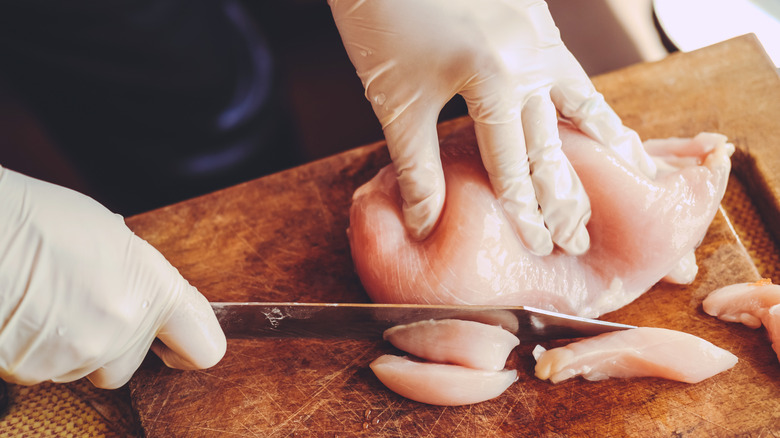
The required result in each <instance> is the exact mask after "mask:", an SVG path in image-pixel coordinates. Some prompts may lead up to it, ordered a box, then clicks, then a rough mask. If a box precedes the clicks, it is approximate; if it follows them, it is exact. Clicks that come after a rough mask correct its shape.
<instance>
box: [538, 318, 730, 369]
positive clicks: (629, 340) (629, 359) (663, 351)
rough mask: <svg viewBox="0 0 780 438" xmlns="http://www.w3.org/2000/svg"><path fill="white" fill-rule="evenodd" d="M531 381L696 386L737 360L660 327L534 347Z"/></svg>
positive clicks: (700, 340)
mask: <svg viewBox="0 0 780 438" xmlns="http://www.w3.org/2000/svg"><path fill="white" fill-rule="evenodd" d="M534 357H535V358H536V369H535V371H536V377H538V378H540V379H542V380H546V379H550V381H551V382H553V383H558V382H560V381H563V380H566V379H569V378H571V377H574V376H578V375H581V376H582V377H584V378H586V379H588V380H602V379H606V378H609V377H663V378H665V379H671V380H678V381H680V382H687V383H697V382H700V381H702V380H704V379H706V378H708V377H712V376H714V375H715V374H718V373H720V372H722V371H725V370H727V369H729V368H731V367H733V366H734V365H735V364H736V363H737V357H736V356H734V355H733V354H731V353H729V352H728V351H726V350H723V349H722V348H719V347H716V346H714V345H712V344H711V343H709V342H707V341H705V340H704V339H701V338H697V337H696V336H693V335H689V334H687V333H683V332H678V331H674V330H667V329H661V328H651V327H640V328H636V329H631V330H624V331H619V332H611V333H605V334H603V335H599V336H596V337H594V338H589V339H585V340H583V341H579V342H574V343H572V344H569V345H567V346H565V347H560V348H555V349H552V350H548V351H545V350H544V348H542V347H541V346H537V347H536V349H534Z"/></svg>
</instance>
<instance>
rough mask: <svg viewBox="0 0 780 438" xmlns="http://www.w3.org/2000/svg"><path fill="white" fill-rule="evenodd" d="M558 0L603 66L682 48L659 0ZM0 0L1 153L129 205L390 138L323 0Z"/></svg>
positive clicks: (452, 111) (570, 34)
mask: <svg viewBox="0 0 780 438" xmlns="http://www.w3.org/2000/svg"><path fill="white" fill-rule="evenodd" d="M20 3H21V4H20ZM114 3H117V4H114ZM548 4H549V7H550V10H551V12H552V15H553V17H554V18H555V20H556V23H557V25H558V27H559V28H560V30H561V35H562V38H563V40H564V42H565V43H566V44H567V46H568V47H569V49H570V50H571V51H572V52H573V53H574V55H575V56H576V57H577V58H578V59H579V61H580V63H581V64H582V65H583V67H584V68H585V70H586V71H587V72H588V74H590V75H598V74H600V73H604V72H607V71H611V70H615V69H618V68H621V67H624V66H627V65H631V64H634V63H638V62H645V61H654V60H658V59H661V58H663V57H664V56H666V55H667V54H668V53H669V51H670V50H674V46H673V45H672V44H671V43H668V42H666V43H665V42H664V38H663V35H662V33H660V32H659V31H658V27H657V23H656V21H655V19H654V14H653V5H652V0H578V1H576V2H574V1H567V0H549V1H548ZM0 8H2V9H0V164H2V165H3V166H4V167H7V168H10V169H13V170H17V171H19V172H22V173H26V174H28V175H31V176H34V177H37V178H40V179H44V180H46V181H50V182H54V183H57V184H61V185H65V186H67V187H71V188H74V189H76V190H79V191H81V192H83V193H86V194H88V195H90V196H92V197H94V198H96V199H98V200H99V201H100V202H102V203H104V204H105V205H107V206H108V207H109V208H111V209H112V210H114V211H116V212H118V213H120V214H123V215H132V214H136V213H139V212H143V211H146V210H150V209H153V208H157V207H160V206H163V205H167V204H170V203H173V202H177V201H180V200H183V199H187V198H190V197H193V196H197V195H200V194H203V193H207V192H210V191H213V190H217V189H220V188H223V187H227V186H230V185H233V184H236V183H240V182H242V181H247V180H250V179H254V178H257V177H260V176H263V175H265V174H269V173H273V172H278V171H280V170H283V169H286V168H289V167H292V166H296V165H299V164H302V163H306V162H310V161H312V160H316V159H319V158H322V157H326V156H329V155H332V154H336V153H338V152H341V151H344V150H347V149H350V148H354V147H357V146H361V145H364V144H367V143H371V142H374V141H377V140H381V139H382V132H381V129H380V126H379V123H378V122H377V120H376V119H375V117H374V115H373V112H372V110H371V106H370V104H369V103H368V101H367V100H366V99H365V97H364V96H363V88H362V85H361V83H360V81H359V79H358V78H357V75H356V74H355V71H354V68H353V67H352V65H351V64H350V61H349V59H348V58H347V55H346V52H345V51H344V48H343V46H342V43H341V40H340V37H339V34H338V32H337V30H336V27H335V25H334V23H333V19H332V16H331V13H330V9H329V7H328V5H327V2H325V1H324V0H308V1H307V0H265V1H260V0H255V1H245V2H240V1H237V0H230V1H225V2H217V1H213V0H207V1H198V0H192V1H190V2H177V1H169V0H156V1H153V2H145V1H135V2H125V1H118V2H97V1H74V2H65V3H64V4H63V5H57V4H52V3H50V2H45V1H38V0H30V1H26V2H11V1H5V0H0ZM216 17H218V18H216ZM252 78H254V80H253V79H252ZM464 114H466V109H465V106H464V104H463V102H462V101H461V100H460V99H459V98H456V99H453V101H452V102H451V103H450V104H448V105H447V107H445V109H444V111H442V114H441V119H442V120H446V119H451V118H454V117H457V116H460V115H464Z"/></svg>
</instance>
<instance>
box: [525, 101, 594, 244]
mask: <svg viewBox="0 0 780 438" xmlns="http://www.w3.org/2000/svg"><path fill="white" fill-rule="evenodd" d="M522 119H523V129H524V131H525V139H526V142H527V147H528V161H529V164H530V169H531V180H532V181H533V186H534V189H535V192H536V199H537V200H538V202H539V206H540V208H541V211H542V215H543V216H544V222H545V224H546V225H547V229H548V230H549V231H550V234H551V235H552V240H553V242H554V243H556V244H557V245H558V246H560V247H561V248H562V249H563V250H564V251H566V252H567V253H569V254H573V255H580V254H582V253H584V252H585V251H587V249H588V247H589V246H590V237H589V235H588V230H587V228H586V227H585V226H586V225H587V223H588V220H589V219H590V201H589V199H588V195H587V193H585V188H584V187H583V186H582V183H581V182H580V179H579V177H578V176H577V174H576V172H575V171H574V168H573V167H572V166H571V163H570V162H569V159H568V158H567V157H566V155H565V154H564V153H563V150H562V149H561V139H560V137H559V135H558V117H557V114H556V112H555V106H554V105H553V103H552V101H551V100H550V97H549V94H548V92H547V90H540V91H539V92H537V93H534V94H532V95H531V96H529V97H528V99H527V100H526V103H525V105H524V107H523V113H522Z"/></svg>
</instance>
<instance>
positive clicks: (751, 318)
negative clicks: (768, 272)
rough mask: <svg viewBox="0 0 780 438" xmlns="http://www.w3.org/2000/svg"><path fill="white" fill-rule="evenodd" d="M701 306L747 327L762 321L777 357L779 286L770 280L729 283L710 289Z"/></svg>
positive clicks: (778, 350) (759, 323) (779, 346)
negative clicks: (713, 289)
mask: <svg viewBox="0 0 780 438" xmlns="http://www.w3.org/2000/svg"><path fill="white" fill-rule="evenodd" d="M702 307H703V308H704V311H705V312H707V314H709V315H712V316H716V317H718V318H720V319H722V320H724V321H729V322H741V323H742V324H745V325H746V326H748V327H750V328H758V327H760V326H761V324H763V325H764V327H766V331H767V333H768V334H769V339H770V340H771V341H772V348H773V349H774V350H775V353H776V354H777V358H778V360H780V286H778V285H776V284H772V282H771V281H770V280H761V281H758V282H755V283H739V284H732V285H730V286H726V287H722V288H720V289H717V290H715V291H713V292H711V293H710V294H709V295H708V296H707V298H705V299H704V302H703V303H702Z"/></svg>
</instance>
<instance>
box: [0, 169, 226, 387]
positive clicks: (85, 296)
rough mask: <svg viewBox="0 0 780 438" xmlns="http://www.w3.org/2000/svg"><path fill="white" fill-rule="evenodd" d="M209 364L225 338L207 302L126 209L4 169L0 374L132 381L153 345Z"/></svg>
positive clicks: (167, 354)
mask: <svg viewBox="0 0 780 438" xmlns="http://www.w3.org/2000/svg"><path fill="white" fill-rule="evenodd" d="M155 337H159V338H160V340H161V341H162V342H164V343H165V345H163V344H162V343H159V344H157V343H155V346H154V347H153V349H154V350H155V352H156V353H157V354H158V355H159V356H160V357H161V358H162V359H163V361H164V362H165V363H166V364H167V365H168V366H171V367H175V368H182V369H195V368H206V367H209V366H212V365H214V364H215V363H217V362H218V361H219V360H220V359H221V358H222V356H223V355H224V353H225V347H226V342H225V336H224V334H223V333H222V329H221V328H220V326H219V323H218V322H217V320H216V317H215V316H214V313H213V311H212V310H211V308H210V306H209V304H208V302H207V301H206V299H205V298H204V297H203V295H201V294H200V293H199V292H198V291H197V290H196V289H195V288H194V287H192V286H190V285H189V283H187V281H186V280H184V278H182V277H181V275H180V274H179V272H178V271H177V270H176V269H175V268H174V267H173V266H171V264H170V263H168V261H167V260H165V258H164V257H163V256H162V254H160V253H159V252H158V251H157V250H155V249H154V248H153V247H152V246H151V245H149V244H148V243H147V242H146V241H144V240H142V239H140V238H139V237H137V236H136V235H135V234H133V233H132V232H131V231H130V229H129V228H127V226H126V225H125V223H124V220H123V219H122V217H121V216H119V215H115V214H112V213H111V212H109V211H108V210H107V209H106V208H105V207H103V206H102V205H100V204H98V203H97V202H95V201H94V200H92V199H91V198H88V197H86V196H84V195H81V194H79V193H77V192H74V191H72V190H69V189H65V188H62V187H59V186H56V185H53V184H49V183H46V182H43V181H40V180H36V179H33V178H29V177H27V176H24V175H21V174H19V173H16V172H13V171H10V170H8V169H3V168H2V167H0V378H2V379H3V380H6V381H9V382H13V383H19V384H25V385H28V384H35V383H38V382H42V381H47V380H51V381H54V382H67V381H72V380H76V379H79V378H81V377H84V376H87V377H88V378H89V379H90V380H91V381H92V383H94V384H95V385H96V386H98V387H101V388H116V387H119V386H121V385H123V384H124V383H125V382H127V381H128V380H129V379H130V377H131V376H132V374H133V373H134V372H135V370H136V369H137V368H138V367H139V366H140V364H141V361H142V360H143V358H144V356H145V355H146V353H147V351H148V350H149V348H150V346H151V345H152V341H153V340H154V339H155Z"/></svg>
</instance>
